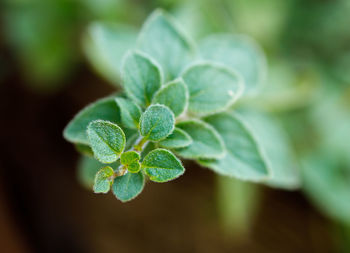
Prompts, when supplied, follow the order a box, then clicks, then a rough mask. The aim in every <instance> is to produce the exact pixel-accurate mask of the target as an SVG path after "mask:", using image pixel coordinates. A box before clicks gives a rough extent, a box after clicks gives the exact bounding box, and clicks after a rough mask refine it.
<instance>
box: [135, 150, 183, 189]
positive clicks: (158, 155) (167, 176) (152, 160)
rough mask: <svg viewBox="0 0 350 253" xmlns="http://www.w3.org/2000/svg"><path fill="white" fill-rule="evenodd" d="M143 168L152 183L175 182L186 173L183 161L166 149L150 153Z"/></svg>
mask: <svg viewBox="0 0 350 253" xmlns="http://www.w3.org/2000/svg"><path fill="white" fill-rule="evenodd" d="M141 166H142V168H143V169H144V171H145V173H146V174H147V175H148V176H149V178H150V179H151V180H152V181H154V182H159V183H162V182H167V181H170V180H173V179H175V178H177V177H179V176H181V175H182V174H183V173H184V172H185V168H184V167H183V166H182V164H181V161H180V160H179V159H177V158H176V156H175V155H174V154H173V153H171V152H170V151H168V150H166V149H155V150H153V151H151V152H149V153H148V154H147V155H146V157H145V159H143V161H142V164H141Z"/></svg>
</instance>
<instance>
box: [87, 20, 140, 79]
mask: <svg viewBox="0 0 350 253" xmlns="http://www.w3.org/2000/svg"><path fill="white" fill-rule="evenodd" d="M136 38H137V31H136V29H135V28H134V27H130V26H125V25H120V24H114V23H107V22H105V23H102V22H101V23H100V22H95V23H92V24H91V25H90V26H89V27H88V31H87V34H86V36H85V37H84V40H83V42H84V44H83V45H84V51H85V54H86V55H87V57H88V59H89V61H90V63H91V64H92V65H93V67H94V68H95V69H96V70H97V71H98V72H99V73H101V74H102V76H103V77H105V78H106V79H107V80H108V81H110V82H111V83H112V84H114V85H115V86H119V84H120V81H121V65H122V59H123V56H124V54H125V53H126V52H127V51H128V50H129V49H131V48H134V47H135V43H136Z"/></svg>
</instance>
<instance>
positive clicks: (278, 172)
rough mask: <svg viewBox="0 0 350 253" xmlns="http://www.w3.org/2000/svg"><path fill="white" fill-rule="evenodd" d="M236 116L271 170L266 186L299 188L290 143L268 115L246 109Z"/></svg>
mask: <svg viewBox="0 0 350 253" xmlns="http://www.w3.org/2000/svg"><path fill="white" fill-rule="evenodd" d="M238 115H239V116H240V117H241V118H242V119H243V120H244V122H246V125H247V126H248V127H249V129H251V131H252V133H254V137H255V139H256V140H257V143H258V144H259V146H260V148H261V152H262V154H263V156H264V157H265V159H266V164H267V166H268V167H269V168H270V170H271V177H270V179H268V180H267V181H266V184H268V185H270V186H273V187H278V188H285V189H295V188H298V187H299V186H300V175H299V171H298V166H297V164H296V160H295V157H294V154H293V153H292V151H291V148H290V143H289V142H288V138H287V136H286V135H285V133H284V131H283V130H282V129H281V128H280V126H279V125H278V124H277V122H275V121H274V120H273V119H272V118H270V117H269V116H268V115H266V114H264V113H262V112H259V111H253V110H248V109H245V110H244V109H240V110H239V112H238Z"/></svg>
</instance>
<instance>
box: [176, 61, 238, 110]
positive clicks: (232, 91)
mask: <svg viewBox="0 0 350 253" xmlns="http://www.w3.org/2000/svg"><path fill="white" fill-rule="evenodd" d="M182 78H183V80H184V81H185V83H186V85H187V87H188V90H189V94H190V98H189V106H188V111H189V112H190V113H192V114H197V115H202V116H203V115H208V114H212V113H215V112H219V111H223V110H225V109H227V108H228V107H229V106H230V105H232V104H233V103H234V102H235V101H236V100H237V98H238V97H239V96H240V95H241V93H242V91H243V82H242V79H241V77H240V76H239V75H237V74H236V73H235V72H233V71H231V70H230V69H228V68H226V67H224V66H220V65H215V64H213V63H197V64H195V65H192V66H191V67H189V68H188V69H186V70H185V72H184V73H183V75H182Z"/></svg>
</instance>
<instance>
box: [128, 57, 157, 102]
mask: <svg viewBox="0 0 350 253" xmlns="http://www.w3.org/2000/svg"><path fill="white" fill-rule="evenodd" d="M161 85H162V73H161V70H160V68H159V67H158V64H157V63H156V62H155V61H153V60H152V59H151V58H150V57H148V56H146V55H145V54H142V53H140V52H136V51H131V52H129V53H128V54H127V56H126V58H125V61H124V65H123V86H124V89H125V91H126V93H127V94H128V96H129V97H130V98H131V99H133V100H134V101H135V102H136V103H138V104H139V105H140V106H142V107H147V106H148V105H150V103H151V101H152V99H153V96H154V94H155V93H156V92H157V90H159V88H160V86H161Z"/></svg>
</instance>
